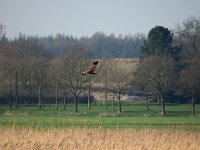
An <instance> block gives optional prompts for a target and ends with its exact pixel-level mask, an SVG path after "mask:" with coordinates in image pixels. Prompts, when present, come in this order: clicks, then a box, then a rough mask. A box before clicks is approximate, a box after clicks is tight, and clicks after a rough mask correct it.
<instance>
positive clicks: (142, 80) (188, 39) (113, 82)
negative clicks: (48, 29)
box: [0, 17, 200, 115]
mask: <svg viewBox="0 0 200 150" xmlns="http://www.w3.org/2000/svg"><path fill="white" fill-rule="evenodd" d="M0 29H1V32H0V92H1V93H0V94H1V97H3V96H7V99H8V101H9V109H11V108H12V100H14V98H15V104H16V106H17V107H18V101H19V97H29V99H28V101H30V97H38V105H39V108H41V104H42V98H43V97H55V104H56V108H57V109H58V98H59V97H61V96H62V97H63V99H64V104H66V98H67V96H68V95H71V96H73V97H74V106H75V107H74V111H75V112H78V97H79V95H80V94H81V93H85V91H88V93H89V94H88V95H89V96H88V97H89V98H88V102H90V89H91V87H93V89H94V88H95V87H97V88H96V89H97V90H99V89H100V88H101V90H102V89H103V91H105V105H106V104H107V94H108V92H112V93H114V94H113V100H114V97H117V99H118V106H119V111H121V102H120V99H121V94H123V93H125V92H127V91H132V92H133V91H144V93H146V94H145V95H147V93H151V94H153V95H155V96H156V97H158V101H159V102H161V104H162V113H163V114H165V102H166V100H168V101H169V100H172V101H173V102H178V99H181V101H182V99H184V98H186V99H188V98H189V97H191V102H192V108H193V109H192V110H193V111H192V112H193V115H194V114H195V111H194V110H195V109H194V108H195V107H194V106H195V105H194V104H195V99H197V97H198V96H199V95H198V93H199V91H200V88H199V85H200V79H199V77H200V74H199V68H200V61H199V60H200V59H199V57H200V56H199V44H200V32H199V31H200V30H199V29H200V20H199V19H198V18H194V17H192V18H189V19H187V20H186V21H185V22H183V24H182V25H180V26H178V27H177V28H176V29H175V30H174V31H169V30H168V29H167V28H165V27H162V26H155V27H154V28H152V29H151V30H150V32H149V34H148V37H147V39H146V38H144V39H146V40H144V39H143V38H139V40H138V41H140V42H141V43H144V44H143V46H142V48H141V52H138V53H139V54H141V55H142V58H141V61H139V63H138V66H137V69H136V71H135V73H134V74H133V73H132V71H129V70H128V69H127V68H125V67H124V66H116V64H115V62H113V61H110V60H109V59H103V58H105V57H108V56H110V57H111V58H112V57H114V56H115V55H109V53H111V54H112V52H111V51H109V49H108V51H105V50H107V48H108V47H112V48H111V49H113V50H114V51H119V52H124V51H123V46H125V45H126V44H122V45H123V46H122V47H121V48H120V49H121V51H120V49H118V48H117V47H113V46H114V45H115V44H113V42H114V43H115V42H116V43H117V41H118V42H119V41H121V42H122V43H125V42H127V39H129V40H130V39H134V38H133V36H130V37H126V36H125V37H123V36H119V37H117V38H116V37H115V36H114V35H110V36H105V35H104V34H103V33H96V34H94V35H93V36H92V37H91V38H80V39H74V38H73V37H66V36H64V35H57V36H56V37H55V38H54V37H52V38H50V37H47V38H38V37H26V36H23V35H20V36H19V38H18V39H14V40H8V39H7V38H6V36H5V34H4V32H3V31H4V27H3V26H1V28H0ZM95 37H96V38H95ZM97 37H98V38H97ZM100 37H101V38H100ZM102 37H103V38H102ZM137 37H140V36H137ZM142 37H143V36H142ZM95 39H96V40H95ZM103 39H104V40H103ZM111 39H112V40H113V42H111ZM119 39H121V40H119ZM125 39H126V40H125ZM136 39H137V38H136ZM142 39H143V40H142ZM51 40H52V41H51ZM92 40H94V41H96V42H91V41H92ZM55 41H56V42H55ZM102 41H104V42H102ZM131 41H132V42H131ZM59 42H60V43H59ZM90 42H91V43H93V44H94V43H96V46H94V47H93V48H91V47H92V44H91V43H90ZM98 42H100V43H98ZM129 42H130V44H133V45H134V40H130V41H129ZM45 43H46V44H45ZM55 43H57V46H56V45H54V46H53V44H55ZM61 43H62V44H61ZM97 43H98V44H97ZM105 43H107V44H105ZM119 43H120V42H119ZM119 43H117V44H116V45H118V44H119ZM51 44H52V45H51ZM104 44H105V45H104ZM112 44H113V46H112ZM58 45H60V46H61V47H62V48H61V47H60V52H59V55H58V54H54V55H52V54H53V53H52V52H56V51H59V50H58V49H57V48H58ZM97 45H98V46H97ZM109 45H110V46H109ZM119 45H120V44H119ZM95 47H96V48H97V47H98V50H97V49H95ZM129 48H130V52H132V53H133V51H134V50H135V48H133V47H129ZM99 49H101V50H100V52H98V51H99ZM93 51H94V52H95V53H94V52H93ZM103 51H104V52H103ZM113 53H114V52H113ZM104 54H105V55H104ZM125 54H129V53H128V52H125ZM55 56H56V57H55ZM96 57H100V58H101V61H100V64H99V65H98V68H97V75H96V76H82V75H81V74H82V72H83V71H85V69H87V68H88V66H89V64H91V62H92V60H93V59H95V58H96ZM132 57H134V56H132ZM102 85H103V86H102ZM181 101H179V102H181ZM88 108H90V105H89V103H88ZM106 109H107V105H106Z"/></svg>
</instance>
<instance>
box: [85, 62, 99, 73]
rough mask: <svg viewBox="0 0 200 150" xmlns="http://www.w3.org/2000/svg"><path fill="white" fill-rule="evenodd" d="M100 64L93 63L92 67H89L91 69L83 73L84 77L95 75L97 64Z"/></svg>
mask: <svg viewBox="0 0 200 150" xmlns="http://www.w3.org/2000/svg"><path fill="white" fill-rule="evenodd" d="M98 63H99V61H94V62H93V63H92V65H91V66H90V67H89V69H88V70H86V71H84V72H83V73H82V75H87V74H95V73H94V70H95V68H96V67H97V64H98Z"/></svg>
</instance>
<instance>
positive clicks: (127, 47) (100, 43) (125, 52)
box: [5, 32, 146, 58]
mask: <svg viewBox="0 0 200 150" xmlns="http://www.w3.org/2000/svg"><path fill="white" fill-rule="evenodd" d="M27 38H29V39H31V38H32V39H34V40H37V41H38V45H40V46H42V47H43V48H44V49H45V50H46V51H47V52H48V54H49V55H51V56H52V57H60V56H62V55H63V53H65V52H66V51H69V50H70V49H71V48H72V47H73V46H74V45H75V44H77V43H81V44H82V45H84V47H86V48H87V49H88V51H90V53H91V55H92V57H93V58H105V57H107V58H137V57H139V56H140V54H141V53H140V47H141V46H142V44H143V41H144V39H146V37H145V35H144V34H141V33H137V34H133V35H131V34H128V35H125V36H123V35H122V34H120V35H118V36H115V35H114V34H110V35H106V34H105V33H103V32H96V33H95V34H94V35H92V36H91V37H81V38H77V37H73V36H66V35H65V34H57V35H56V36H47V37H26V36H25V35H23V34H19V37H18V38H17V39H14V40H15V41H19V40H20V41H23V40H26V39H27ZM5 39H6V38H5Z"/></svg>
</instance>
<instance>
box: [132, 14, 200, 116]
mask: <svg viewBox="0 0 200 150" xmlns="http://www.w3.org/2000/svg"><path fill="white" fill-rule="evenodd" d="M142 53H143V60H142V61H141V62H140V63H139V65H138V68H137V71H136V73H135V81H136V83H135V85H137V88H140V89H141V90H143V91H144V92H153V93H155V94H157V97H158V99H159V101H160V102H161V103H162V114H165V113H166V112H165V99H167V98H168V99H169V98H170V99H173V98H177V96H181V98H184V97H187V98H190V99H191V103H192V114H193V115H195V98H197V97H199V92H200V70H199V68H200V20H199V19H198V18H195V17H191V18H189V19H187V20H186V21H185V22H183V24H182V26H178V27H177V28H176V30H175V31H174V32H173V33H172V32H171V31H169V30H168V29H167V28H164V27H162V26H156V27H154V28H152V29H151V30H150V32H149V34H148V39H147V40H145V42H144V45H143V47H142ZM176 101H177V100H176Z"/></svg>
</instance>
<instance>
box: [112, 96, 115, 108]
mask: <svg viewBox="0 0 200 150" xmlns="http://www.w3.org/2000/svg"><path fill="white" fill-rule="evenodd" d="M112 107H113V112H115V93H113V98H112Z"/></svg>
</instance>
